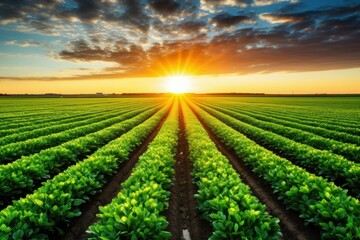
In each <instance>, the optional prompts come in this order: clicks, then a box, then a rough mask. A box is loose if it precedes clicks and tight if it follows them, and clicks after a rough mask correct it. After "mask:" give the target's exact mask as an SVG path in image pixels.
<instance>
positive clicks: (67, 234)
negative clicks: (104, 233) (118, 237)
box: [50, 108, 171, 240]
mask: <svg viewBox="0 0 360 240" xmlns="http://www.w3.org/2000/svg"><path fill="white" fill-rule="evenodd" d="M170 109H171V108H169V111H168V112H167V113H166V114H165V116H164V117H163V118H162V120H161V121H160V123H159V124H158V125H157V126H156V127H155V128H154V130H153V131H152V132H151V133H150V134H149V135H148V136H147V138H146V139H145V140H144V141H143V143H142V144H141V145H140V147H139V148H138V149H136V150H135V151H134V152H133V153H132V154H131V157H130V159H129V160H128V161H126V162H124V163H122V164H120V166H119V168H118V171H117V172H116V173H115V175H113V176H109V177H108V178H107V183H106V185H105V186H104V188H102V191H101V192H99V193H97V194H95V195H94V196H93V197H91V199H90V200H89V201H88V202H87V203H85V204H84V205H83V206H82V207H81V212H82V214H81V216H79V217H76V218H74V219H73V220H72V221H71V222H70V224H67V226H66V227H65V226H62V230H63V231H64V235H63V236H50V239H54V240H57V239H67V240H72V239H87V237H88V234H87V233H86V230H87V229H88V227H89V226H90V225H91V224H93V223H94V222H96V221H97V220H98V218H97V217H96V214H98V213H99V206H104V205H107V204H109V203H110V202H111V200H112V199H113V198H115V197H116V196H117V194H118V193H119V191H120V190H121V189H122V188H121V183H122V182H124V181H126V179H128V177H129V176H130V174H131V170H132V169H133V168H134V166H135V164H136V163H137V162H138V160H139V157H140V156H141V155H142V154H143V153H144V152H145V151H146V149H147V147H148V145H149V144H150V142H151V141H152V140H153V139H154V138H155V137H156V135H157V134H158V132H159V131H160V129H161V127H162V125H163V124H164V122H165V120H166V119H167V117H168V115H169V113H170ZM63 225H64V224H63ZM60 228H61V226H60Z"/></svg>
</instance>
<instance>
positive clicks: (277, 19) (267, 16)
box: [259, 13, 306, 23]
mask: <svg viewBox="0 0 360 240" xmlns="http://www.w3.org/2000/svg"><path fill="white" fill-rule="evenodd" d="M259 17H260V19H262V20H265V21H268V22H269V23H297V22H302V21H304V20H305V19H306V16H297V15H291V14H272V13H262V14H260V15H259Z"/></svg>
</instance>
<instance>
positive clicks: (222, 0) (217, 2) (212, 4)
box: [200, 0, 249, 10]
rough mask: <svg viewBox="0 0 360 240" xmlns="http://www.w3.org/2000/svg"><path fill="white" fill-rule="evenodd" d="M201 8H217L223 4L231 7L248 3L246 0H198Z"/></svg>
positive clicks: (245, 5)
mask: <svg viewBox="0 0 360 240" xmlns="http://www.w3.org/2000/svg"><path fill="white" fill-rule="evenodd" d="M200 5H201V8H203V9H207V10H209V9H211V8H219V7H225V6H232V7H241V8H244V7H247V6H248V5H249V1H248V0H200Z"/></svg>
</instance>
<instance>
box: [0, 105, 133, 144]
mask: <svg viewBox="0 0 360 240" xmlns="http://www.w3.org/2000/svg"><path fill="white" fill-rule="evenodd" d="M129 109H132V108H131V107H129V108H128V107H125V106H124V107H123V108H119V109H116V110H114V111H111V112H110V111H105V112H104V113H101V112H97V113H94V114H89V115H85V116H82V117H80V118H72V119H69V120H67V121H66V122H65V123H63V122H62V123H59V122H56V123H55V124H54V123H53V124H51V125H50V126H47V127H41V128H37V129H32V130H30V131H20V132H17V133H15V134H11V135H8V136H5V137H2V138H0V146H4V145H6V144H10V143H17V142H20V141H24V140H28V139H33V138H38V137H41V136H44V135H50V134H53V133H58V132H63V131H66V130H68V129H73V128H76V127H79V126H86V125H89V124H92V123H95V122H99V121H102V120H104V119H109V118H112V117H116V116H118V115H119V112H120V113H121V112H124V111H127V110H129ZM118 111H119V112H118Z"/></svg>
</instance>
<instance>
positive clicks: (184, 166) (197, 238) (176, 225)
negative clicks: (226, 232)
mask: <svg viewBox="0 0 360 240" xmlns="http://www.w3.org/2000/svg"><path fill="white" fill-rule="evenodd" d="M179 119H180V131H179V140H178V148H177V154H176V156H175V160H176V162H175V180H174V182H173V183H174V185H173V186H172V188H171V189H170V191H171V195H170V205H169V209H168V210H167V211H166V212H165V216H166V218H167V219H168V220H169V226H168V228H167V230H168V231H170V232H171V234H172V239H173V240H180V239H185V240H189V239H191V240H203V239H204V240H205V239H208V238H209V237H210V235H211V232H212V227H211V225H210V223H209V222H208V221H206V220H204V219H202V218H201V213H200V212H199V211H198V210H197V209H196V205H197V202H196V199H195V197H194V195H195V194H196V193H197V188H196V186H195V184H194V183H193V182H192V177H191V171H192V165H191V162H190V159H189V146H188V142H187V140H186V132H185V122H184V116H183V112H182V109H181V108H179Z"/></svg>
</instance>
